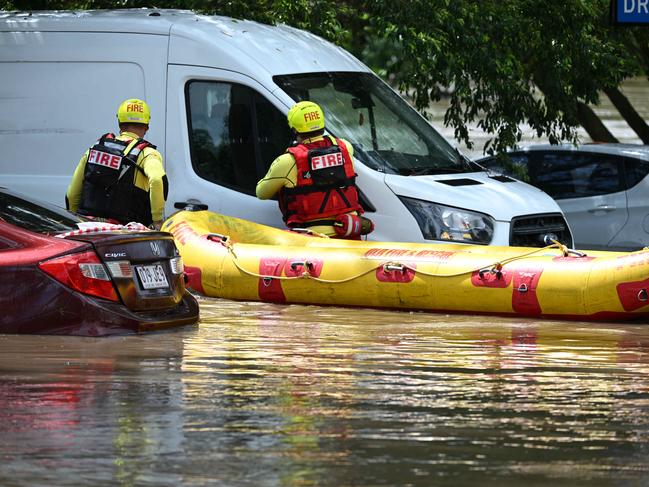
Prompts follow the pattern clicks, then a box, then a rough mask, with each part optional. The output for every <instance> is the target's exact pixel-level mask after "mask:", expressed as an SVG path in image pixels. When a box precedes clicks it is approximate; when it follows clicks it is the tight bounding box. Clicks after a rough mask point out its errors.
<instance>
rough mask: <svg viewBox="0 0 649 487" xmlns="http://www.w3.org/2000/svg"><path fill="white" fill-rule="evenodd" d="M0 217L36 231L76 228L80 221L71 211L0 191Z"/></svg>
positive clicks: (57, 230) (62, 230) (59, 230)
mask: <svg viewBox="0 0 649 487" xmlns="http://www.w3.org/2000/svg"><path fill="white" fill-rule="evenodd" d="M0 219H2V220H4V221H6V222H7V223H11V224H12V225H16V226H17V227H21V228H24V229H25V230H30V231H32V232H37V233H47V234H50V233H57V232H68V231H70V230H76V229H77V228H78V227H77V223H78V222H80V221H82V220H81V218H78V217H76V216H75V215H73V214H72V213H69V212H67V211H65V210H64V209H62V208H57V207H56V206H51V205H47V204H45V203H35V202H32V201H27V200H25V199H23V198H20V197H18V196H15V195H12V194H8V193H5V192H2V191H0Z"/></svg>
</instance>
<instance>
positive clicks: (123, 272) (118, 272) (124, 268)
mask: <svg viewBox="0 0 649 487" xmlns="http://www.w3.org/2000/svg"><path fill="white" fill-rule="evenodd" d="M106 267H108V270H109V271H110V273H111V275H112V276H113V277H122V278H124V277H125V278H129V277H133V268H132V267H131V263H130V262H129V261H128V260H114V261H112V262H106Z"/></svg>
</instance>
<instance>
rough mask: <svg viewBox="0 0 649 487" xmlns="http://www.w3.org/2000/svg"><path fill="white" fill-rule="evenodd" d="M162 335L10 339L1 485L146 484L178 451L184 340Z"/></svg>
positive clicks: (4, 359)
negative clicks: (149, 473) (145, 474)
mask: <svg viewBox="0 0 649 487" xmlns="http://www.w3.org/2000/svg"><path fill="white" fill-rule="evenodd" d="M157 336H158V337H161V336H163V337H164V340H163V341H159V340H158V339H156V338H154V336H148V337H120V338H115V339H114V340H113V339H108V340H101V339H92V338H78V337H56V336H37V337H28V336H11V335H0V391H1V394H0V401H1V406H0V437H1V438H2V440H0V457H1V458H2V460H3V465H4V466H3V467H2V468H0V484H1V485H88V482H87V480H84V479H89V478H92V479H95V480H96V481H99V482H101V481H104V482H106V481H107V480H109V479H110V480H111V482H110V483H111V485H115V484H117V485H136V484H138V483H139V481H140V480H141V472H142V469H143V468H144V467H146V469H148V468H154V467H155V464H156V463H158V462H160V463H161V462H163V461H164V456H165V455H168V454H172V453H173V454H175V455H178V454H179V453H180V452H181V447H180V445H181V442H182V437H183V434H182V430H183V422H182V395H183V393H182V382H181V380H180V364H181V359H182V355H183V339H184V338H183V336H182V335H179V334H164V335H162V334H160V335H157ZM8 466H11V468H7V467H8ZM179 480H180V477H179V476H178V475H176V481H173V477H172V478H170V480H169V481H170V483H169V485H172V484H175V485H178V483H179ZM107 483H108V482H107Z"/></svg>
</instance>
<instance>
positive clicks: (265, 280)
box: [261, 276, 273, 287]
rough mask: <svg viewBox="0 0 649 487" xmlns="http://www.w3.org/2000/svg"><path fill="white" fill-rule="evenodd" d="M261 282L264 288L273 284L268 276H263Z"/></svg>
mask: <svg viewBox="0 0 649 487" xmlns="http://www.w3.org/2000/svg"><path fill="white" fill-rule="evenodd" d="M261 282H263V283H264V287H268V286H270V285H271V283H272V282H273V278H272V277H268V276H264V277H262V279H261Z"/></svg>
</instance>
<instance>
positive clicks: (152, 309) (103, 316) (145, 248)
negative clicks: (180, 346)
mask: <svg viewBox="0 0 649 487" xmlns="http://www.w3.org/2000/svg"><path fill="white" fill-rule="evenodd" d="M80 222H82V220H81V219H80V218H78V217H76V216H75V215H72V214H70V213H68V212H67V211H65V210H63V209H61V208H58V207H54V206H51V205H48V204H46V203H41V202H38V201H36V200H33V199H31V198H27V197H25V196H24V195H19V194H17V193H13V192H10V191H8V190H6V189H4V188H0V333H29V334H57V335H60V334H66V335H82V336H104V335H114V334H127V333H138V332H145V331H150V330H159V329H164V328H170V327H176V326H183V325H189V324H195V323H197V322H198V317H199V313H198V303H197V302H196V299H195V298H194V297H193V296H192V295H191V294H190V293H189V292H188V291H187V290H186V289H185V281H184V273H183V265H182V259H181V257H180V256H179V254H178V249H177V248H176V245H175V244H174V241H173V238H172V236H171V234H169V233H166V232H154V231H148V230H139V231H133V230H116V231H109V232H101V231H92V229H87V230H89V232H83V231H80V230H79V226H78V223H80ZM57 235H58V236H57ZM62 236H63V238H61V237H62Z"/></svg>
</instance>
